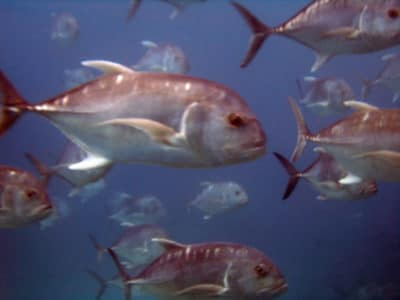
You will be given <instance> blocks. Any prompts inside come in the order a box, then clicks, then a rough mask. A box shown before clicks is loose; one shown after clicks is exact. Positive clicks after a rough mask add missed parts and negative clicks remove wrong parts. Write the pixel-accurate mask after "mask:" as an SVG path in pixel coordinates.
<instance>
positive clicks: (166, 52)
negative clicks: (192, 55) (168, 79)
mask: <svg viewBox="0 0 400 300" xmlns="http://www.w3.org/2000/svg"><path fill="white" fill-rule="evenodd" d="M142 45H143V46H144V47H146V48H147V51H146V53H145V54H144V56H143V57H142V58H141V59H140V60H139V61H138V62H137V64H136V65H134V66H133V69H134V70H138V71H150V72H164V73H175V74H186V73H187V72H188V71H189V62H188V60H187V57H186V55H185V53H184V52H183V50H182V49H181V48H179V47H178V46H175V45H172V44H160V45H157V44H156V43H154V42H151V41H142Z"/></svg>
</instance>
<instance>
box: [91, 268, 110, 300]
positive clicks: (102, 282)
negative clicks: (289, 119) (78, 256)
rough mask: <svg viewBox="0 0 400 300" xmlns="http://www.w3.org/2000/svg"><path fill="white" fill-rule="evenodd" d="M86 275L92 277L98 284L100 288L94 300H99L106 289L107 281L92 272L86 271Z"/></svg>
mask: <svg viewBox="0 0 400 300" xmlns="http://www.w3.org/2000/svg"><path fill="white" fill-rule="evenodd" d="M86 273H88V274H89V275H90V276H92V277H93V278H94V279H95V280H96V281H97V282H98V283H99V285H100V287H99V290H98V292H97V294H96V300H100V299H101V297H102V296H103V294H104V293H105V291H106V289H107V281H106V280H105V279H104V278H103V277H101V276H100V275H99V274H98V273H96V272H94V271H92V270H86Z"/></svg>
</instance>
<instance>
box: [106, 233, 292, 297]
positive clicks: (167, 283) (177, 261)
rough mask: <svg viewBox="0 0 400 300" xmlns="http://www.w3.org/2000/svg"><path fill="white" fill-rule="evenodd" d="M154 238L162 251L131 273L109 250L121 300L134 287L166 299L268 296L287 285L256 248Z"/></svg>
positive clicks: (279, 292)
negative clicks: (121, 284)
mask: <svg viewBox="0 0 400 300" xmlns="http://www.w3.org/2000/svg"><path fill="white" fill-rule="evenodd" d="M153 242H158V243H160V245H162V246H163V247H164V248H165V252H164V253H163V254H162V255H160V256H159V257H158V258H157V259H155V260H154V261H153V262H152V263H151V264H150V265H149V266H148V267H146V268H145V269H144V270H143V271H142V272H141V273H139V274H138V275H137V276H134V277H131V276H129V275H128V273H127V272H126V270H125V269H124V267H123V266H122V265H121V263H120V262H119V259H118V257H117V255H116V254H115V252H114V251H113V250H112V249H109V250H108V251H109V253H110V255H111V257H112V258H113V260H114V262H115V264H116V266H117V267H118V270H119V273H120V276H121V277H122V278H123V282H124V284H125V298H126V300H129V299H130V296H131V287H132V286H136V285H137V286H140V287H141V288H142V289H143V290H144V291H145V292H148V293H149V294H151V295H153V296H155V297H160V298H164V297H165V298H168V299H172V298H173V299H197V298H196V297H200V298H201V297H203V298H206V297H211V298H219V297H221V298H225V297H232V299H240V298H242V299H250V298H251V299H252V298H253V297H260V298H264V299H267V298H268V299H271V298H272V297H274V296H277V295H279V294H282V293H283V292H285V291H286V289H287V283H286V280H285V278H284V277H283V275H282V273H281V271H280V270H279V269H278V267H277V266H276V265H275V264H274V263H273V262H272V261H271V260H270V259H269V258H268V257H266V256H265V255H264V254H263V253H262V252H261V251H259V250H257V249H255V248H252V247H249V246H246V245H241V244H234V243H226V242H213V243H203V244H192V245H183V244H179V243H177V242H174V241H171V240H166V239H159V238H156V239H153Z"/></svg>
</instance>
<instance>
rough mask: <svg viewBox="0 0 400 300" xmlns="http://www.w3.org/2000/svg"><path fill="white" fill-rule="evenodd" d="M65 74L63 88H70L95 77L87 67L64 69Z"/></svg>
mask: <svg viewBox="0 0 400 300" xmlns="http://www.w3.org/2000/svg"><path fill="white" fill-rule="evenodd" d="M64 74H65V84H64V86H65V89H67V90H70V89H73V88H76V87H77V86H79V85H81V84H84V83H86V82H89V81H91V80H93V79H94V78H95V75H94V74H93V72H92V71H91V70H90V69H88V68H76V69H66V70H64Z"/></svg>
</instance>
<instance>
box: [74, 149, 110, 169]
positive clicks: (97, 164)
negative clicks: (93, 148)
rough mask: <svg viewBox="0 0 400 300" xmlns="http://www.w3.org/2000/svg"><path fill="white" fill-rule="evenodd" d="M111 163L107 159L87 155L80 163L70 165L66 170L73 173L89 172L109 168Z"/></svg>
mask: <svg viewBox="0 0 400 300" xmlns="http://www.w3.org/2000/svg"><path fill="white" fill-rule="evenodd" d="M110 164H111V161H109V160H108V159H107V158H105V157H102V156H98V155H95V154H91V153H88V156H87V157H86V158H85V159H84V160H81V161H80V162H77V163H73V164H70V165H69V166H68V169H70V170H73V171H83V170H91V169H96V168H103V167H106V166H109V165H110Z"/></svg>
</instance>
